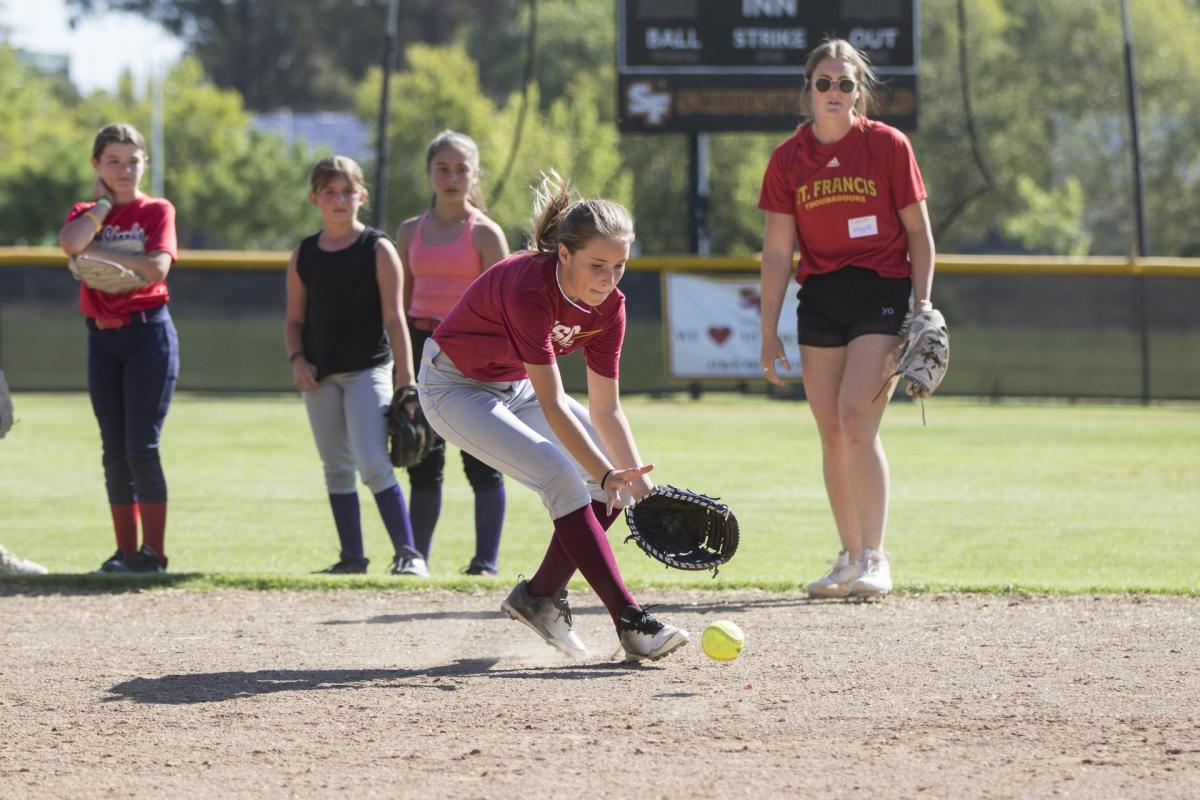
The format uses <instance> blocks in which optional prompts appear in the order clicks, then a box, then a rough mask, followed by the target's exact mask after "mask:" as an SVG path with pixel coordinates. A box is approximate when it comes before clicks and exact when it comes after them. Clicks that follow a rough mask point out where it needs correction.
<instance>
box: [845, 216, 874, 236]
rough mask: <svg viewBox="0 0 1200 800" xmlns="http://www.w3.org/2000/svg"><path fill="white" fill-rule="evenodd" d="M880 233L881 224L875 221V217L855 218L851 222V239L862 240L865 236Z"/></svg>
mask: <svg viewBox="0 0 1200 800" xmlns="http://www.w3.org/2000/svg"><path fill="white" fill-rule="evenodd" d="M878 233H879V223H878V222H877V221H876V220H875V215H874V214H872V215H871V216H869V217H855V218H854V219H852V220H850V238H851V239H861V238H862V237H864V236H875V235H876V234H878Z"/></svg>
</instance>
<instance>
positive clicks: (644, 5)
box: [617, 0, 920, 133]
mask: <svg viewBox="0 0 1200 800" xmlns="http://www.w3.org/2000/svg"><path fill="white" fill-rule="evenodd" d="M917 13H918V7H917V0H825V2H813V1H812V0H617V36H618V42H617V70H618V73H619V81H618V84H619V89H618V91H619V117H620V126H621V130H622V131H628V132H652V131H668V132H680V131H685V132H692V133H696V132H707V131H787V130H791V129H792V128H794V127H795V125H796V122H797V121H798V119H799V102H800V94H801V92H802V90H803V84H804V62H805V60H806V59H807V58H808V54H809V53H810V52H811V51H812V50H813V48H815V47H817V46H818V45H819V44H820V43H821V41H822V40H823V39H825V38H827V37H835V38H841V39H846V40H848V41H849V42H850V43H851V44H853V45H854V46H855V47H857V48H859V49H860V50H862V51H863V52H865V53H866V54H867V56H868V57H869V58H870V60H871V63H872V64H873V65H874V67H875V70H876V72H877V74H878V75H879V77H880V80H881V82H882V83H883V88H882V90H881V91H880V92H879V93H878V94H877V95H876V97H875V110H874V111H873V116H875V117H877V118H880V119H883V120H884V121H885V122H889V123H891V124H893V125H896V126H897V127H900V128H903V129H906V130H912V129H914V128H915V127H916V122H917V68H918V65H919V58H920V53H919V37H918V25H919V21H918V18H917Z"/></svg>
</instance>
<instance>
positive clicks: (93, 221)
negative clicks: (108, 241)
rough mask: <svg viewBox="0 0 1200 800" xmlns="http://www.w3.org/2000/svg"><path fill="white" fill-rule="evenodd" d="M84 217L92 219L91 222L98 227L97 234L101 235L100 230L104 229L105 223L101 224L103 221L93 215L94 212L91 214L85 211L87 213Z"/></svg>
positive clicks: (84, 213)
mask: <svg viewBox="0 0 1200 800" xmlns="http://www.w3.org/2000/svg"><path fill="white" fill-rule="evenodd" d="M83 215H84V216H85V217H87V218H88V219H90V220H91V221H92V224H93V225H95V226H96V233H99V232H100V229H101V228H103V227H104V223H103V222H101V221H100V218H99V217H97V216H96V215H95V214H93V213H92V212H90V211H85V212H83Z"/></svg>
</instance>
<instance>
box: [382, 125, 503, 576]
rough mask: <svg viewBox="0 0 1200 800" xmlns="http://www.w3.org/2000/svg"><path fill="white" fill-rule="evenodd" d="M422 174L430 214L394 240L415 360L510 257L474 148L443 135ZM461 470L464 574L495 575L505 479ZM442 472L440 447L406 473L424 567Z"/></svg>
mask: <svg viewBox="0 0 1200 800" xmlns="http://www.w3.org/2000/svg"><path fill="white" fill-rule="evenodd" d="M425 171H426V173H427V175H428V176H429V183H430V185H431V186H432V187H433V192H434V195H433V207H432V208H430V209H429V210H428V211H426V212H425V213H424V214H422V215H421V216H419V217H413V218H412V219H409V220H405V221H404V223H403V224H402V225H401V226H400V230H399V232H398V233H397V234H396V249H397V250H399V251H400V255H401V261H402V263H403V266H404V311H405V316H406V317H407V318H408V333H409V336H410V338H411V339H412V347H413V352H414V353H417V354H419V353H420V352H421V349H422V348H423V347H424V346H425V340H426V339H428V338H429V337H430V336H431V335H432V334H433V331H434V329H435V328H436V327H437V325H438V323H439V322H441V321H442V320H443V319H444V318H445V317H446V315H447V314H448V313H450V309H451V308H452V307H453V306H454V304H455V303H457V302H458V299H459V298H460V297H462V294H463V292H464V291H466V289H467V287H468V286H470V285H471V282H472V281H474V280H475V279H476V278H478V277H479V275H480V273H481V272H483V271H484V270H485V269H487V268H488V267H490V266H491V265H492V264H495V263H496V262H497V261H500V260H501V259H503V258H505V257H506V256H508V243H507V242H506V241H505V240H504V232H503V231H502V230H500V226H499V225H497V224H496V223H495V222H492V221H491V220H490V219H488V217H487V215H486V214H485V213H484V211H485V210H486V208H485V206H484V202H483V195H482V193H481V192H480V191H479V174H480V173H479V145H477V144H476V143H475V140H474V139H472V138H471V137H470V136H467V135H465V134H462V133H457V132H455V131H450V130H446V131H442V132H441V133H439V134H438V135H437V136H435V137H434V139H433V141H432V142H430V143H429V147H428V148H426V151H425ZM462 462H463V471H464V472H465V473H466V474H467V480H468V482H470V484H471V489H472V490H473V491H474V492H475V555H474V557H473V558H472V559H471V562H470V564H469V565H468V566H467V569H466V573H467V574H468V575H496V574H497V573H498V571H499V567H498V565H497V556H498V553H499V550H500V532H501V530H502V529H503V527H504V505H505V496H504V477H503V476H502V475H501V473H500V470H498V469H496V468H495V467H493V466H490V465H488V464H485V463H483V462H482V461H480V460H479V459H477V458H475V456H473V455H471V454H470V453H468V452H467V451H466V450H463V451H462ZM445 467H446V448H445V445H444V443H443V442H441V441H438V443H437V444H436V446H435V447H434V449H433V450H432V451H431V452H430V454H429V455H428V456H427V457H426V458H425V460H424V461H422V462H421V463H420V464H417V465H416V466H414V467H409V468H408V477H409V480H410V481H411V492H410V494H409V501H410V505H409V510H410V515H411V517H412V527H413V541H414V543H415V545H416V548H417V550H418V551H420V553H421V555H422V556H423V557H424V558H425V561H426V563H428V561H429V551H430V549H431V545H432V541H433V530H434V528H435V527H436V526H437V521H438V516H439V515H440V514H441V508H442V476H443V473H444V471H445Z"/></svg>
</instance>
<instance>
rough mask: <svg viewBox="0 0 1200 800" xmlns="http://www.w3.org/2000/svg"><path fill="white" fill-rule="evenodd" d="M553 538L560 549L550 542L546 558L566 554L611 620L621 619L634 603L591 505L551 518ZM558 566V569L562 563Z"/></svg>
mask: <svg viewBox="0 0 1200 800" xmlns="http://www.w3.org/2000/svg"><path fill="white" fill-rule="evenodd" d="M554 539H555V542H557V544H558V546H559V548H560V549H561V553H558V554H556V553H555V549H554V546H553V544H552V545H551V548H550V550H548V551H547V552H546V556H547V558H551V557H552V556H557V557H558V558H559V559H561V557H562V556H563V555H565V556H566V557H567V558H569V559H570V561H571V562H573V563H574V564H575V566H576V567H577V568H578V569H579V571H580V572H582V573H583V577H584V579H585V580H587V582H588V584H589V585H590V586H591V587H592V588H593V589H594V590H595V591H596V594H597V595H599V597H600V600H601V602H603V603H604V607H605V608H607V609H608V614H609V616H611V617H612V620H613V623H614V624H615V623H617V622H618V621H619V620H620V619H621V612H622V611H624V610H625V607H626V606H636V605H637V600H635V599H634V598H633V595H632V594H630V593H629V589H628V588H626V586H625V581H623V580H622V579H621V573H620V571H619V570H618V569H617V560H616V558H615V557H614V556H613V552H612V547H610V546H609V544H608V537H607V536H605V535H604V529H603V528H601V527H600V521H599V520H597V519H596V513H595V512H594V511H592V507H591V506H590V505H586V506H584V507H583V508H579V509H576V510H575V511H572V512H571V513H570V514H566V515H564V516H561V517H559V518H558V519H556V520H554ZM558 568H559V569H561V564H560V565H559V567H558ZM539 571H540V570H539ZM530 594H533V592H532V591H531V592H530Z"/></svg>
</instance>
